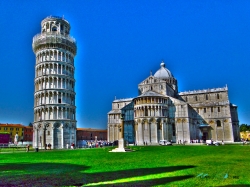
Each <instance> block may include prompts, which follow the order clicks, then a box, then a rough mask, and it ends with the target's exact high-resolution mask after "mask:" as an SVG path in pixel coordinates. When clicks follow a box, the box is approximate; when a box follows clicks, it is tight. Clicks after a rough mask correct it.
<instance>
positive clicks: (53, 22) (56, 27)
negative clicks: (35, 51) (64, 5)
mask: <svg viewBox="0 0 250 187" xmlns="http://www.w3.org/2000/svg"><path fill="white" fill-rule="evenodd" d="M41 27H42V30H41V33H53V34H62V35H66V36H67V35H69V32H70V24H69V22H68V21H67V20H65V19H64V17H59V16H48V17H46V18H45V19H44V20H43V21H42V22H41Z"/></svg>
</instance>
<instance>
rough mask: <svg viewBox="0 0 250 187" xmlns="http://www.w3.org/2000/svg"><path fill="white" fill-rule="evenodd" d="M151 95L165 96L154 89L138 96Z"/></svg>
mask: <svg viewBox="0 0 250 187" xmlns="http://www.w3.org/2000/svg"><path fill="white" fill-rule="evenodd" d="M150 96H157V97H165V96H164V95H162V94H158V93H156V92H154V91H147V92H144V93H143V94H141V95H139V96H138V97H150Z"/></svg>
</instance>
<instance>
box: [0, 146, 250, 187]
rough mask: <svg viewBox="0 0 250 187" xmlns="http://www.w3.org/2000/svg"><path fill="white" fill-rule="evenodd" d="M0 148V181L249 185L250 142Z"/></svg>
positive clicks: (6, 183) (4, 183)
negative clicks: (122, 148) (117, 149)
mask: <svg viewBox="0 0 250 187" xmlns="http://www.w3.org/2000/svg"><path fill="white" fill-rule="evenodd" d="M110 149H111V147H108V148H94V149H76V150H51V151H41V150H39V152H34V151H31V152H28V153H26V152H24V151H23V150H17V151H15V150H14V151H13V150H7V149H2V150H1V152H0V171H1V173H0V186H18V185H20V186H192V187H193V186H233V185H235V186H248V185H249V184H250V159H249V158H250V146H242V145H225V146H145V147H140V146H135V147H132V149H133V150H135V151H134V152H127V153H110V152H108V151H109V150H110Z"/></svg>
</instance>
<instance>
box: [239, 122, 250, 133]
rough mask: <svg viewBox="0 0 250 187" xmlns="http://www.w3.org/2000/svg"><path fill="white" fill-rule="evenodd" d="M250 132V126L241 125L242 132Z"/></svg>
mask: <svg viewBox="0 0 250 187" xmlns="http://www.w3.org/2000/svg"><path fill="white" fill-rule="evenodd" d="M245 131H250V125H247V124H241V125H240V132H245Z"/></svg>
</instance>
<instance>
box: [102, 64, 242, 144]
mask: <svg viewBox="0 0 250 187" xmlns="http://www.w3.org/2000/svg"><path fill="white" fill-rule="evenodd" d="M138 91H139V95H138V96H137V97H135V98H126V99H115V100H114V101H113V102H112V110H111V111H110V112H109V113H108V125H107V129H108V141H110V142H113V141H116V140H118V139H119V132H121V128H122V127H121V124H122V123H123V124H124V129H123V132H124V140H125V141H126V142H128V143H135V144H137V145H144V144H145V143H147V144H148V145H157V144H159V141H160V140H167V141H171V142H174V143H177V142H187V143H189V142H191V141H195V142H202V141H205V140H209V139H212V140H214V141H218V142H222V141H224V142H234V141H238V140H239V139H240V132H239V120H238V113H237V106H236V105H234V104H232V103H230V101H229V98H228V87H227V86H225V87H222V88H215V89H205V90H194V91H188V92H178V84H177V80H176V79H175V77H174V76H173V74H172V73H171V72H170V71H169V70H168V69H167V68H166V67H165V64H164V62H162V63H161V64H160V69H159V70H158V71H157V72H156V73H155V74H154V75H152V74H151V75H150V76H149V77H147V78H146V79H145V80H143V81H142V82H141V83H139V85H138ZM121 116H122V118H121ZM121 120H123V121H121Z"/></svg>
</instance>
